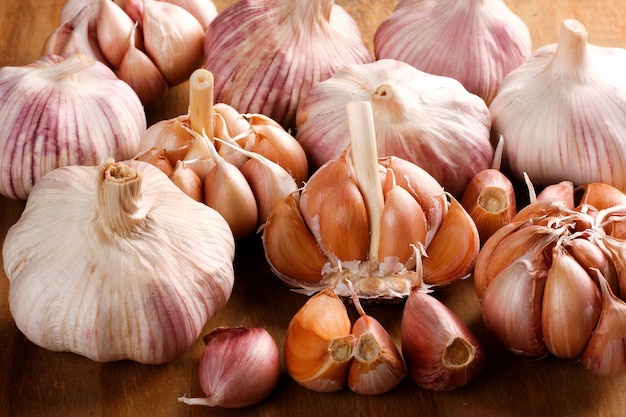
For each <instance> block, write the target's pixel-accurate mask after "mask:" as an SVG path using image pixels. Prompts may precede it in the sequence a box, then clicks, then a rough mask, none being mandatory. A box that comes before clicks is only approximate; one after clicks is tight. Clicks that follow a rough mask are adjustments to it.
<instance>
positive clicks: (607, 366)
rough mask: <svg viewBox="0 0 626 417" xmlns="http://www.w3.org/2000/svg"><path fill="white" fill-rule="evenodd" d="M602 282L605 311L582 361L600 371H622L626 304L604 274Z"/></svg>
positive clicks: (625, 355) (608, 373)
mask: <svg viewBox="0 0 626 417" xmlns="http://www.w3.org/2000/svg"><path fill="white" fill-rule="evenodd" d="M598 283H599V285H600V290H601V291H602V313H601V314H600V319H599V320H598V324H597V326H596V327H595V329H594V331H593V333H592V334H591V337H590V338H589V342H588V343H587V347H586V348H585V350H584V352H583V354H582V355H581V357H580V362H581V363H582V364H583V366H584V367H585V368H586V369H587V370H589V371H591V372H593V373H595V374H597V375H603V376H613V375H620V374H623V373H624V372H626V361H625V360H624V358H626V348H625V346H626V304H625V303H624V301H622V300H621V299H619V298H618V297H616V296H615V294H613V293H612V292H611V290H610V288H609V286H608V283H607V282H606V281H605V280H604V279H603V278H602V276H601V275H599V276H598Z"/></svg>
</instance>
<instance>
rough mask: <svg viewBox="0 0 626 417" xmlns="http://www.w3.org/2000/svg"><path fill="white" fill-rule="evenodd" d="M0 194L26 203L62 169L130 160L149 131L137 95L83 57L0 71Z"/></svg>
mask: <svg viewBox="0 0 626 417" xmlns="http://www.w3.org/2000/svg"><path fill="white" fill-rule="evenodd" d="M0 109H1V110H0V126H2V129H1V130H0V194H2V195H4V196H6V197H10V198H14V199H26V198H27V197H28V194H29V193H30V191H31V188H32V187H33V185H34V184H35V183H36V182H37V181H38V180H39V178H40V177H41V176H43V175H44V174H45V173H47V172H49V171H51V170H52V169H54V168H57V167H60V166H65V165H98V164H100V163H101V162H102V161H103V160H104V159H105V158H108V157H111V158H114V159H118V160H121V159H127V158H131V157H132V156H133V155H134V154H135V153H136V152H137V149H138V146H139V141H140V138H141V135H143V133H144V132H145V130H146V124H147V122H146V116H145V113H144V109H143V106H142V105H141V102H140V101H139V98H138V97H137V94H136V93H135V92H134V91H133V90H132V89H131V88H130V87H129V86H128V84H126V83H125V82H123V81H121V80H119V79H118V78H117V77H116V76H115V74H114V73H113V72H112V71H111V70H110V69H109V68H108V67H106V66H105V65H104V64H102V63H101V62H98V61H95V60H93V59H91V58H89V57H87V56H86V55H73V56H71V57H69V58H67V59H64V58H62V57H60V56H57V55H46V56H43V57H41V58H40V59H38V60H36V61H35V62H33V63H31V64H29V65H25V66H22V67H8V66H7V67H3V68H1V69H0Z"/></svg>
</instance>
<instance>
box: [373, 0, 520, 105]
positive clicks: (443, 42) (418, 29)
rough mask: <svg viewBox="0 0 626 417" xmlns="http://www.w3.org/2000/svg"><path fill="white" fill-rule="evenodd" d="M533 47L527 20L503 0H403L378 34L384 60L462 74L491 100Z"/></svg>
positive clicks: (378, 48) (458, 76)
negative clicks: (505, 78) (504, 79)
mask: <svg viewBox="0 0 626 417" xmlns="http://www.w3.org/2000/svg"><path fill="white" fill-rule="evenodd" d="M531 48H532V43H531V38H530V32H529V30H528V28H527V27H526V24H525V23H524V22H523V21H522V20H521V19H520V18H519V17H518V16H517V15H516V14H515V13H513V12H512V11H511V10H510V9H509V8H508V7H507V5H506V4H505V3H504V2H503V1H502V0H471V1H465V0H463V1H459V0H444V1H437V2H432V1H426V0H402V1H400V2H399V3H398V4H397V5H396V8H395V9H394V11H393V13H392V14H391V15H390V16H389V17H387V18H386V19H385V20H383V21H382V22H381V24H380V25H379V26H378V28H377V29H376V32H375V34H374V51H375V54H376V57H377V58H378V59H397V60H398V61H402V62H406V63H407V64H411V65H412V66H414V67H415V68H417V69H419V70H421V71H424V72H427V73H430V74H436V75H442V76H446V77H452V78H454V79H457V80H459V81H460V82H461V84H463V86H464V87H465V88H466V89H467V90H468V91H469V92H470V93H473V94H476V95H477V96H479V97H481V98H482V99H483V100H485V102H486V103H487V104H489V103H490V102H491V100H493V98H494V97H495V95H496V92H497V91H498V87H499V85H500V83H501V82H502V79H503V78H504V77H505V76H506V75H507V74H508V73H509V72H510V71H511V70H513V69H515V68H517V67H518V66H519V65H521V64H522V63H523V62H524V61H525V60H526V59H527V58H528V57H529V56H530V54H531V52H532V49H531Z"/></svg>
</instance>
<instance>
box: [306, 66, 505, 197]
mask: <svg viewBox="0 0 626 417" xmlns="http://www.w3.org/2000/svg"><path fill="white" fill-rule="evenodd" d="M353 100H362V101H369V102H370V103H371V105H372V108H373V110H374V125H375V128H376V141H377V146H378V153H379V155H380V156H397V157H400V158H402V159H406V160H408V161H410V162H413V163H414V164H416V165H419V166H420V167H421V168H424V169H425V170H426V171H428V172H429V173H430V174H431V175H432V176H433V177H435V179H436V180H437V181H439V183H440V184H441V185H443V187H444V188H445V189H446V190H447V191H449V192H451V193H452V194H453V195H455V196H460V195H461V194H462V193H463V190H465V187H466V186H467V184H468V183H469V181H470V180H471V178H472V177H473V176H474V175H475V174H477V173H478V172H480V171H482V170H485V169H487V168H489V167H490V165H491V162H492V159H493V148H492V145H491V142H490V127H491V120H490V115H489V109H488V108H487V105H486V104H485V102H484V101H483V100H481V99H480V97H478V96H476V95H474V94H471V93H469V92H468V91H467V90H466V89H465V88H464V87H463V86H462V85H461V84H460V83H459V82H458V81H456V80H454V79H452V78H449V77H442V76H437V75H432V74H428V73H425V72H422V71H419V70H417V69H415V68H414V67H412V66H411V65H409V64H406V63H404V62H400V61H396V60H392V59H382V60H378V61H376V62H373V63H369V64H361V65H351V66H345V67H343V68H341V69H339V70H337V71H336V72H335V73H334V74H333V75H332V77H331V78H329V79H327V80H325V81H322V82H320V83H319V84H317V85H316V86H314V87H313V88H311V89H310V90H309V92H308V94H307V96H306V98H305V99H304V100H303V101H302V103H301V104H300V106H299V107H298V112H297V119H296V125H297V134H296V139H297V140H298V141H299V142H300V143H301V144H302V147H303V148H304V150H305V152H306V153H307V156H308V157H309V162H310V163H311V165H313V166H315V167H320V166H321V165H323V164H324V163H326V162H328V161H329V160H332V159H335V158H337V157H339V156H340V155H341V153H342V152H343V151H344V150H345V149H346V147H347V146H348V144H349V140H350V139H349V138H350V135H349V131H348V123H347V118H346V114H345V103H346V102H348V101H353Z"/></svg>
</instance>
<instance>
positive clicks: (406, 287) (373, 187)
mask: <svg viewBox="0 0 626 417" xmlns="http://www.w3.org/2000/svg"><path fill="white" fill-rule="evenodd" d="M347 109H348V119H349V122H350V134H351V146H350V152H349V153H348V152H347V151H344V153H343V155H342V156H341V157H339V158H337V159H334V160H331V161H329V162H327V163H326V164H324V165H323V166H322V167H321V168H319V169H318V170H317V171H315V172H314V173H313V175H311V177H310V178H309V180H308V181H307V182H306V184H305V186H304V187H302V188H301V189H300V190H298V191H297V192H294V193H292V194H290V195H288V196H287V197H286V198H284V199H283V200H282V201H281V202H279V203H278V204H277V205H276V206H275V207H274V209H273V210H272V211H271V212H270V214H269V216H268V218H267V221H266V222H265V225H264V227H263V235H262V239H263V247H264V250H265V256H266V259H267V261H268V263H269V265H270V267H271V269H272V271H273V272H274V273H275V274H276V275H277V276H278V277H279V278H280V279H281V280H282V281H283V282H285V283H286V284H287V285H289V286H292V287H296V288H301V289H303V291H313V292H314V291H317V290H319V289H320V288H324V287H327V286H332V287H333V288H334V290H335V291H336V292H337V293H338V294H340V295H341V296H343V297H349V296H350V290H349V288H348V287H347V284H346V282H345V281H348V282H350V283H351V285H352V286H353V287H354V291H355V292H356V293H357V294H358V296H359V297H361V298H368V299H370V300H374V301H376V300H378V301H380V300H387V301H393V300H397V299H401V298H403V297H406V296H407V295H408V294H409V292H410V290H411V288H413V287H415V286H419V285H421V283H422V280H421V278H419V277H418V274H417V272H416V271H415V270H414V268H415V266H416V256H419V257H421V256H422V252H423V251H425V252H426V253H427V255H428V256H427V257H426V258H425V259H424V281H425V282H426V283H428V284H431V285H435V286H441V287H444V286H447V285H450V284H452V283H454V282H456V281H458V280H460V279H463V278H465V277H468V276H469V275H470V273H471V271H472V269H473V267H474V262H475V259H476V257H477V255H478V251H479V245H480V241H479V235H478V230H477V229H476V225H475V224H474V222H473V221H472V219H471V218H470V217H469V215H468V214H467V212H465V210H464V209H463V207H462V206H461V205H460V203H459V202H458V201H456V200H455V199H454V198H453V197H452V196H449V195H447V194H446V193H444V191H443V189H442V187H441V185H440V184H439V183H438V182H437V181H436V180H435V179H434V178H433V177H432V176H431V175H430V174H428V173H427V172H426V171H424V170H423V169H421V168H420V167H418V166H417V165H415V164H412V163H410V162H407V161H404V160H402V159H400V158H398V157H386V158H380V159H379V158H377V154H376V140H375V137H374V126H373V115H372V107H371V106H370V103H369V102H358V101H357V102H350V103H348V105H347ZM448 198H450V200H449V201H448ZM329 201H332V202H333V204H328V202H329Z"/></svg>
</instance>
